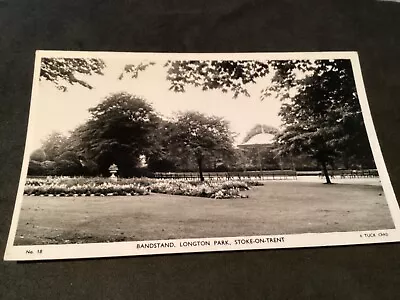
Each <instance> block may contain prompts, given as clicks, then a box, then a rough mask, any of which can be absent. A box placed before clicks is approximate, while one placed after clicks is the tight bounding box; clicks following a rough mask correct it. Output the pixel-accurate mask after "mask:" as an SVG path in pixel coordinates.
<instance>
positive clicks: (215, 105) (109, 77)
mask: <svg viewBox="0 0 400 300" xmlns="http://www.w3.org/2000/svg"><path fill="white" fill-rule="evenodd" d="M105 63H106V65H107V67H106V69H105V70H104V75H90V76H87V75H85V76H82V75H80V76H77V77H78V78H80V79H84V80H85V81H87V82H88V83H89V84H90V85H92V86H93V89H92V90H89V89H87V88H85V87H82V86H80V85H67V88H68V90H67V91H66V92H62V91H60V90H58V89H57V88H56V86H55V85H54V83H52V82H49V81H45V80H42V81H40V82H39V88H38V93H37V97H35V99H34V100H33V101H32V106H31V110H32V111H31V119H30V123H31V124H32V125H31V131H30V133H29V135H30V136H29V137H28V138H29V140H28V142H29V145H30V149H31V150H34V149H37V148H40V146H41V143H42V141H43V140H44V139H45V138H46V136H48V135H49V134H51V133H52V132H54V131H58V132H61V133H63V134H66V135H68V134H69V132H70V131H71V130H73V129H74V128H76V127H77V126H78V125H79V124H82V123H84V122H85V121H86V120H87V119H88V118H89V116H90V114H89V112H88V109H89V108H91V107H94V106H96V105H97V104H99V103H100V102H101V101H103V100H104V99H105V98H106V97H107V96H109V95H111V94H113V93H117V92H128V93H130V94H133V95H137V96H141V97H143V98H144V99H145V100H146V101H148V102H149V103H151V105H152V106H153V108H154V109H155V111H156V112H158V113H159V114H160V115H162V116H164V117H165V118H171V117H173V116H174V113H176V112H183V111H187V110H196V111H199V112H201V113H204V114H206V115H214V116H219V117H223V118H225V119H226V120H227V121H228V122H229V123H230V127H231V130H232V131H233V132H235V133H236V134H237V138H236V140H235V143H236V144H240V143H241V142H242V140H243V138H244V136H245V135H246V133H247V132H248V131H249V130H250V129H251V128H252V127H254V126H255V125H256V124H266V125H270V126H274V127H277V128H278V127H279V126H280V124H281V120H280V117H279V116H278V112H279V109H280V102H279V99H276V98H275V97H270V98H267V99H265V100H263V101H261V100H260V95H261V90H262V89H263V88H265V87H267V86H268V84H269V83H270V77H265V78H263V79H262V80H261V81H259V82H257V83H256V84H252V85H251V86H250V85H249V86H248V91H249V93H250V95H251V97H246V96H239V97H238V98H236V99H234V98H233V94H232V93H227V94H224V93H222V92H221V91H220V90H214V91H202V90H201V88H195V87H190V86H188V87H186V92H185V93H176V92H173V91H169V86H170V84H169V82H168V81H167V80H166V69H165V68H164V67H163V65H164V63H165V62H164V61H156V65H154V66H150V67H149V68H148V69H146V70H145V71H143V72H140V73H139V76H138V78H136V79H132V78H131V77H130V76H129V74H128V75H125V76H124V78H123V79H122V80H118V77H119V75H120V74H121V72H122V70H123V67H124V66H125V64H127V63H133V64H138V63H140V61H136V62H135V61H132V60H130V61H126V60H122V59H115V58H114V59H108V60H105Z"/></svg>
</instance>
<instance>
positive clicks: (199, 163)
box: [197, 158, 204, 181]
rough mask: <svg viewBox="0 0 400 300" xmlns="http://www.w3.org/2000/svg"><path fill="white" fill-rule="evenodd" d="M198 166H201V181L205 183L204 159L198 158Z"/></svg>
mask: <svg viewBox="0 0 400 300" xmlns="http://www.w3.org/2000/svg"><path fill="white" fill-rule="evenodd" d="M197 165H198V166H199V174H200V181H204V176H203V159H202V158H198V159H197Z"/></svg>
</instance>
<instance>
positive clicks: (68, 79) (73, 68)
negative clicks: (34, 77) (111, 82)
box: [40, 57, 106, 92]
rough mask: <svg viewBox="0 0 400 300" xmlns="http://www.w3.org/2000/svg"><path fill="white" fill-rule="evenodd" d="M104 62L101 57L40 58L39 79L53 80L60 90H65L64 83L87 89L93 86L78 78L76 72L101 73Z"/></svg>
mask: <svg viewBox="0 0 400 300" xmlns="http://www.w3.org/2000/svg"><path fill="white" fill-rule="evenodd" d="M105 66H106V65H105V63H104V61H103V60H101V59H93V58H91V59H89V58H88V59H86V58H57V57H47V58H42V61H41V68H40V79H41V80H43V79H44V80H48V81H51V82H53V83H54V84H55V85H56V87H57V88H58V89H60V90H62V91H64V92H65V91H67V85H66V84H72V85H73V84H79V85H81V86H83V87H86V88H88V89H92V88H93V87H92V86H91V85H90V84H88V83H87V82H86V81H83V80H80V79H78V78H77V77H76V74H77V73H78V74H86V75H93V74H99V75H103V69H104V68H105Z"/></svg>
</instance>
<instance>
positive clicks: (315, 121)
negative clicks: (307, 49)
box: [275, 60, 372, 183]
mask: <svg viewBox="0 0 400 300" xmlns="http://www.w3.org/2000/svg"><path fill="white" fill-rule="evenodd" d="M290 63H291V62H288V64H289V65H290ZM308 72H309V73H308V74H307V75H306V76H303V78H300V79H295V80H294V81H293V83H289V84H287V82H284V80H283V81H282V80H280V79H277V80H276V81H277V82H278V84H280V85H282V84H286V88H282V86H281V89H284V90H285V89H286V92H285V93H281V97H282V102H283V103H282V108H281V111H280V116H281V117H282V121H283V124H284V130H283V132H282V133H281V134H280V135H279V136H278V143H279V146H280V147H279V149H280V151H281V153H282V154H292V155H301V154H308V155H309V156H311V157H312V158H314V159H315V160H316V161H317V162H318V163H319V164H320V165H321V167H322V170H323V174H324V176H325V178H326V182H327V183H331V181H330V178H329V175H328V170H327V165H328V164H332V163H333V162H334V160H335V159H336V158H337V157H339V156H342V155H344V154H345V155H353V156H359V157H362V156H366V155H367V156H368V155H370V156H371V158H372V155H371V154H370V153H371V151H370V148H369V145H368V138H367V135H366V131H365V126H364V122H363V118H362V114H361V108H360V105H359V102H358V96H357V92H356V87H355V83H354V78H353V73H352V68H351V63H350V61H349V60H321V61H315V62H314V63H313V64H312V65H310V67H309V69H308ZM291 74H293V73H292V72H291V71H290V73H289V76H285V78H291ZM279 76H280V75H279ZM291 88H294V89H296V90H295V91H292V94H293V95H292V96H291V95H290V94H291V91H290V89H291ZM275 89H276V87H275Z"/></svg>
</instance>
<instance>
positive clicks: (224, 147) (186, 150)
mask: <svg viewBox="0 0 400 300" xmlns="http://www.w3.org/2000/svg"><path fill="white" fill-rule="evenodd" d="M170 139H171V140H170V150H171V152H172V153H174V155H175V156H177V157H187V158H190V159H193V160H194V161H195V162H196V164H197V166H198V169H199V174H200V179H201V181H204V177H203V163H204V160H205V159H207V158H210V157H220V158H221V159H224V158H225V159H229V158H230V157H232V156H233V153H234V149H233V137H232V133H231V132H230V131H229V126H228V123H227V122H226V121H225V120H224V119H222V118H219V117H214V116H206V115H204V114H201V113H198V112H186V113H181V114H180V115H178V117H177V120H176V122H175V123H174V125H173V126H172V129H171V136H170Z"/></svg>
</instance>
